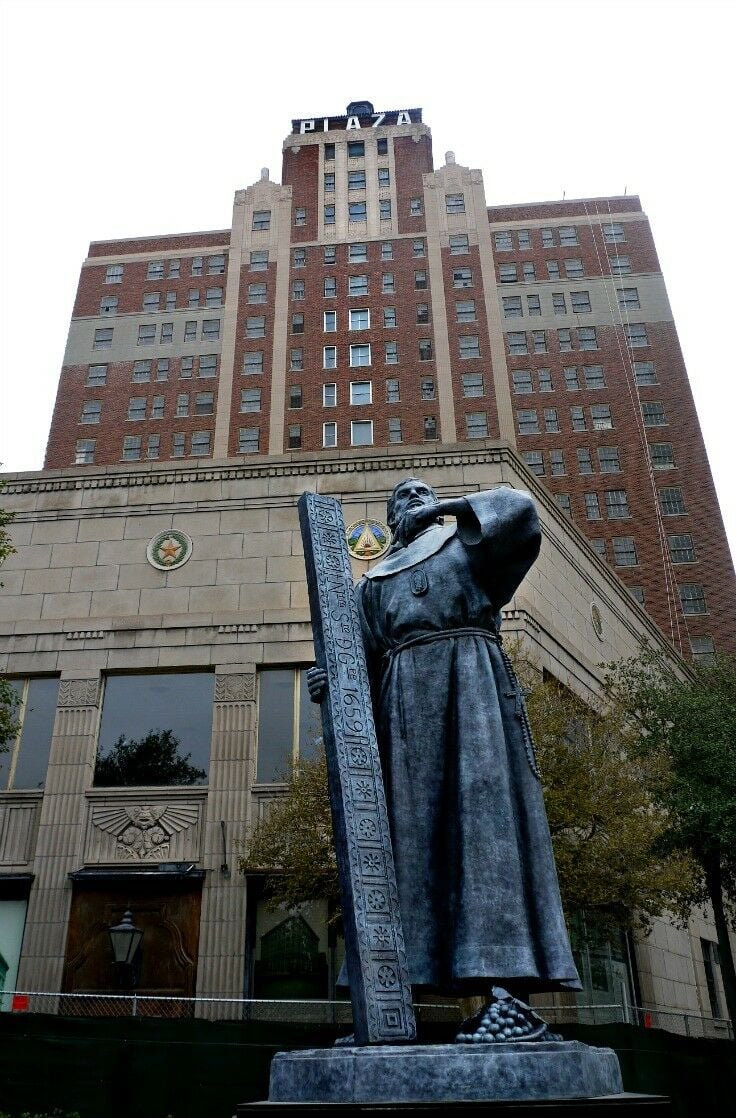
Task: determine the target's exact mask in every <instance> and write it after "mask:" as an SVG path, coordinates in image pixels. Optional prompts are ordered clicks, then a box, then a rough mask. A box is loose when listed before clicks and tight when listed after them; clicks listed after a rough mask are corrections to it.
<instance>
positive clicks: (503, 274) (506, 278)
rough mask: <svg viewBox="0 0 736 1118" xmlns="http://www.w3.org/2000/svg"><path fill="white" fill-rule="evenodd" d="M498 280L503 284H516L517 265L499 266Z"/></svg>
mask: <svg viewBox="0 0 736 1118" xmlns="http://www.w3.org/2000/svg"><path fill="white" fill-rule="evenodd" d="M498 278H499V280H500V281H501V283H516V280H517V274H516V265H515V264H499V266H498Z"/></svg>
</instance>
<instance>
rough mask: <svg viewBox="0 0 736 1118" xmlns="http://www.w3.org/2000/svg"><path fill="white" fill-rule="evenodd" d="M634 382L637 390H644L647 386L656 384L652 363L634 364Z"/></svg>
mask: <svg viewBox="0 0 736 1118" xmlns="http://www.w3.org/2000/svg"><path fill="white" fill-rule="evenodd" d="M634 381H635V383H636V385H637V387H638V388H645V387H646V386H647V385H649V384H657V383H658V381H657V374H656V372H655V369H654V362H653V361H635V362H634Z"/></svg>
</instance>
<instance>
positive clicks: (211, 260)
mask: <svg viewBox="0 0 736 1118" xmlns="http://www.w3.org/2000/svg"><path fill="white" fill-rule="evenodd" d="M224 274H225V257H224V256H222V255H218V256H208V257H207V275H208V276H224Z"/></svg>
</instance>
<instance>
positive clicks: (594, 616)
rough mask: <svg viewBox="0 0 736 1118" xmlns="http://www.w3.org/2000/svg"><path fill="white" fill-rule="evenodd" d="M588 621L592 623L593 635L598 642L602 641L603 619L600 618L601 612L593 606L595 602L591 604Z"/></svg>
mask: <svg viewBox="0 0 736 1118" xmlns="http://www.w3.org/2000/svg"><path fill="white" fill-rule="evenodd" d="M590 620H591V621H592V622H593V629H594V630H595V635H596V636H597V637H598V640H599V641H602V640H603V618H602V617H601V611H600V610H599V609H598V606H597V605H596V604H595V602H592V603H591V606H590Z"/></svg>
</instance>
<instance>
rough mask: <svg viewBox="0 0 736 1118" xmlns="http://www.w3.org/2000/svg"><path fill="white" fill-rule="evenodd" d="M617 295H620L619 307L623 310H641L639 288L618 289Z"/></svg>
mask: <svg viewBox="0 0 736 1118" xmlns="http://www.w3.org/2000/svg"><path fill="white" fill-rule="evenodd" d="M616 294H617V295H618V305H619V306H620V307H621V309H622V310H627V311H638V310H640V309H641V304H640V303H639V289H638V287H618V288H617V289H616Z"/></svg>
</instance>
